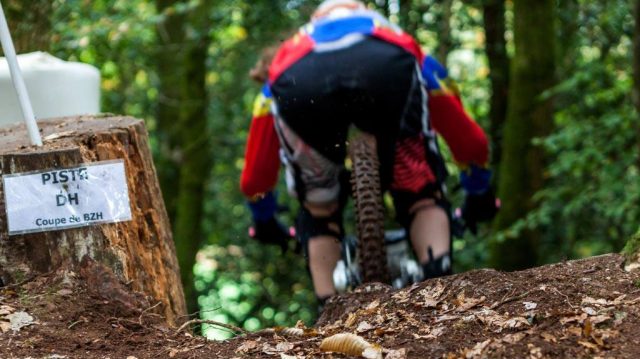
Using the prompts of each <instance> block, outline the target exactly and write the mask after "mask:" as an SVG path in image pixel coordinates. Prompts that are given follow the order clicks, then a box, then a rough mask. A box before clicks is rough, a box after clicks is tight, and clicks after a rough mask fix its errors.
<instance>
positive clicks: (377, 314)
mask: <svg viewBox="0 0 640 359" xmlns="http://www.w3.org/2000/svg"><path fill="white" fill-rule="evenodd" d="M622 266H623V258H622V257H620V256H618V255H605V256H599V257H594V258H589V259H584V260H578V261H567V262H562V263H558V264H554V265H548V266H543V267H539V268H533V269H529V270H525V271H521V272H513V273H503V272H497V271H493V270H477V271H471V272H467V273H462V274H458V275H454V276H450V277H446V278H439V279H433V280H428V281H425V282H423V283H419V284H416V285H414V286H412V287H410V288H406V289H403V290H398V291H395V290H391V289H390V288H389V287H387V286H385V285H382V284H369V285H365V286H362V287H360V288H358V289H357V290H355V291H354V292H352V293H349V294H346V295H343V296H337V297H334V298H332V299H331V300H330V301H329V303H328V305H327V306H326V309H325V311H324V313H323V315H322V316H321V317H320V318H319V320H318V322H317V324H316V325H315V326H314V327H312V328H306V327H304V326H303V325H301V324H300V325H299V326H298V327H297V328H273V329H268V330H262V331H259V332H254V333H248V334H241V335H239V336H237V337H235V338H233V339H231V340H227V341H224V342H216V341H207V340H206V339H204V338H202V337H197V336H192V335H191V334H189V333H186V332H185V330H179V328H174V327H168V326H167V325H166V324H165V320H164V318H162V317H161V316H160V315H159V314H157V312H156V309H157V308H154V305H153V301H152V300H149V298H144V296H141V295H139V294H136V293H131V292H128V289H127V286H126V284H122V283H116V282H114V281H113V278H115V277H111V276H110V275H109V273H107V272H104V271H103V272H100V271H98V270H93V271H91V270H85V271H81V273H71V272H56V273H48V274H47V275H43V276H39V277H36V278H28V279H26V280H23V283H22V284H19V285H13V286H5V287H3V288H2V289H0V328H2V331H3V332H2V333H1V334H0V358H27V357H31V358H51V359H53V358H123V359H124V358H128V359H132V358H280V359H291V358H356V357H362V356H361V355H362V354H364V355H365V357H370V358H376V357H378V358H386V359H398V358H485V357H489V358H493V357H508V358H556V357H563V358H639V357H640V336H638V335H637V330H638V329H637V328H639V327H640V289H639V285H640V273H638V272H632V273H628V272H625V271H624V269H623V268H622ZM95 272H99V273H98V274H99V275H98V276H96V275H93V277H95V278H99V280H100V281H101V282H100V285H96V284H97V283H92V281H93V280H95V278H94V279H91V278H92V274H91V273H94V274H95ZM105 283H106V284H105ZM25 313H26V314H28V315H29V316H28V317H25ZM10 318H13V319H14V321H15V322H20V321H19V320H18V319H20V318H23V320H22V321H21V323H22V324H21V325H26V326H23V327H21V328H19V329H16V328H17V327H19V326H20V325H18V324H15V323H14V329H15V330H14V329H11V328H10V327H9V320H10ZM16 318H17V319H16ZM25 318H26V319H25ZM29 318H32V319H29ZM186 319H187V318H184V320H186ZM338 333H350V334H351V336H343V337H333V338H332V339H331V340H329V341H328V344H327V342H325V344H324V345H323V348H324V349H325V350H329V349H331V350H334V352H327V351H322V350H321V349H320V347H321V342H322V341H323V340H324V339H326V338H329V337H331V336H333V335H334V334H338ZM327 346H328V348H327ZM349 351H351V352H353V353H354V354H357V355H347V354H340V353H337V352H349Z"/></svg>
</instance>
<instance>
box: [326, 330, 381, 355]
mask: <svg viewBox="0 0 640 359" xmlns="http://www.w3.org/2000/svg"><path fill="white" fill-rule="evenodd" d="M320 350H322V351H324V352H336V353H342V354H347V355H362V356H364V355H365V351H367V352H366V354H367V355H368V356H367V357H366V358H371V359H378V358H380V359H381V358H382V350H381V348H380V347H379V346H377V345H373V344H371V343H369V342H367V341H366V340H365V339H364V338H362V337H361V336H359V335H355V334H351V333H339V334H335V335H332V336H330V337H329V338H325V339H324V340H323V341H322V343H320Z"/></svg>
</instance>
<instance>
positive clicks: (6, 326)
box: [0, 322, 11, 333]
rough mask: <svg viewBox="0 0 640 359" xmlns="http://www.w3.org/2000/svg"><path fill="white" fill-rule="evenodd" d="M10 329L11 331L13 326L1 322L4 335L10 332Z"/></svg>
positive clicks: (0, 326)
mask: <svg viewBox="0 0 640 359" xmlns="http://www.w3.org/2000/svg"><path fill="white" fill-rule="evenodd" d="M9 329H11V324H9V323H8V322H0V330H2V332H3V333H6V332H8V331H9Z"/></svg>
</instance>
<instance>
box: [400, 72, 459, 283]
mask: <svg viewBox="0 0 640 359" xmlns="http://www.w3.org/2000/svg"><path fill="white" fill-rule="evenodd" d="M413 82H414V83H416V82H417V83H419V84H421V83H422V79H421V76H420V74H419V72H418V71H416V72H415V74H414V77H413ZM411 88H412V90H411V91H410V94H409V96H408V100H407V106H406V109H407V111H406V113H405V115H404V116H403V118H402V123H401V130H400V134H399V136H398V138H397V140H396V143H395V149H394V160H393V180H392V184H391V190H392V191H391V192H392V195H393V197H394V204H395V207H396V216H397V218H398V221H399V222H400V223H401V224H402V225H403V226H404V227H405V228H406V230H407V233H408V234H409V236H410V239H411V243H412V245H413V248H414V252H415V254H416V256H417V257H418V260H419V262H420V263H421V265H422V266H423V269H424V274H425V277H426V278H432V277H438V276H442V275H447V274H450V273H451V235H450V218H449V205H448V202H447V201H446V199H445V198H444V194H443V190H442V188H441V186H440V181H442V180H443V176H444V174H443V172H444V170H443V169H442V168H441V167H442V166H441V163H440V162H441V158H440V157H439V153H438V150H437V145H436V144H435V143H429V142H428V141H426V140H427V139H428V138H430V137H429V132H428V131H429V125H428V118H427V115H428V114H427V110H426V108H425V107H426V101H427V98H426V93H425V91H424V88H423V87H422V86H421V85H420V86H412V87H411ZM432 147H434V148H432Z"/></svg>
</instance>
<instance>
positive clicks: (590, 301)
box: [582, 297, 613, 306]
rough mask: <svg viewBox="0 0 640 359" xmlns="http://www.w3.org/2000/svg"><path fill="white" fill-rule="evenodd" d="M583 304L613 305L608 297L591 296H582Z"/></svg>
mask: <svg viewBox="0 0 640 359" xmlns="http://www.w3.org/2000/svg"><path fill="white" fill-rule="evenodd" d="M582 304H591V305H599V306H611V305H613V304H612V303H611V302H609V301H608V300H606V299H602V298H600V299H594V298H591V297H584V298H582Z"/></svg>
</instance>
